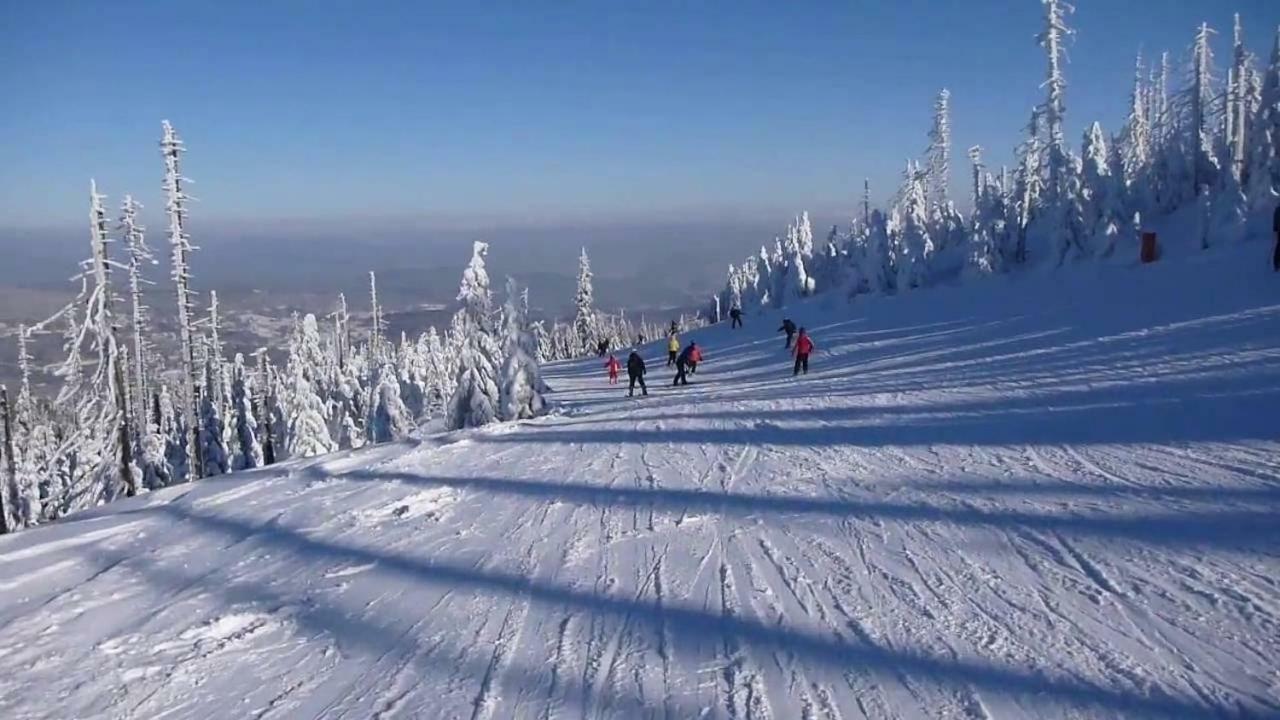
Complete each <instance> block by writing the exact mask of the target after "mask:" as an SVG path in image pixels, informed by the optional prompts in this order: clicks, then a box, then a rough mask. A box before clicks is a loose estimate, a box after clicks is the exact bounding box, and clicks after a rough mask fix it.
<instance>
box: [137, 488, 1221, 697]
mask: <svg viewBox="0 0 1280 720" xmlns="http://www.w3.org/2000/svg"><path fill="white" fill-rule="evenodd" d="M769 502H770V503H774V502H776V499H775V498H771V499H770V500H769ZM153 509H154V510H155V511H156V512H158V513H161V514H165V515H169V516H172V517H173V518H174V519H175V520H178V521H181V522H185V523H189V524H190V525H191V526H192V527H194V528H196V529H199V530H202V531H207V532H210V533H215V534H219V535H224V536H229V537H231V538H234V539H236V540H237V541H244V540H250V539H251V540H252V541H254V542H258V543H261V544H262V545H264V546H266V547H269V548H272V549H274V550H278V551H287V552H290V553H294V554H296V555H297V556H298V557H299V558H300V559H302V560H303V561H305V562H312V563H316V562H321V563H326V564H331V563H347V564H366V563H377V567H378V570H379V572H383V573H390V574H393V575H398V576H401V577H403V578H405V579H407V580H408V581H410V582H412V583H414V584H425V585H428V586H438V587H441V588H447V589H451V590H454V591H458V590H461V591H472V592H475V593H482V594H490V595H503V596H509V597H511V598H512V599H513V600H519V599H525V600H528V601H529V602H531V603H533V604H534V605H537V606H543V607H550V608H552V609H553V610H554V611H556V612H565V611H568V612H575V611H576V612H586V613H591V614H594V615H604V616H610V617H613V618H617V619H619V620H625V621H627V622H632V623H640V624H643V625H645V626H649V627H650V628H651V631H653V632H661V631H663V629H664V628H665V630H666V632H668V633H669V634H670V636H671V637H672V638H673V641H674V642H675V643H676V644H677V646H681V645H683V646H685V647H689V646H691V645H695V646H697V647H703V648H705V647H707V646H713V647H729V648H737V649H739V650H741V649H751V650H757V651H769V652H775V653H781V654H785V655H786V656H789V657H794V658H796V659H799V660H802V661H805V662H809V663H813V664H816V665H822V666H828V667H832V668H844V669H850V670H855V669H856V670H859V671H863V672H869V673H872V674H876V675H881V676H887V677H892V678H895V679H901V678H903V677H904V676H905V677H909V678H912V679H914V680H918V681H925V682H929V683H934V684H937V685H939V686H943V687H947V686H955V685H969V686H973V687H975V688H977V689H980V690H982V691H986V692H992V693H1000V694H1007V695H1011V696H1015V697H1019V698H1021V699H1023V700H1024V701H1027V702H1029V703H1031V704H1033V705H1034V704H1035V703H1040V702H1044V701H1051V702H1053V703H1057V704H1062V705H1066V706H1069V707H1074V708H1078V709H1081V710H1084V711H1088V710H1089V709H1094V710H1098V709H1101V710H1104V711H1108V712H1115V713H1120V714H1122V715H1126V716H1132V717H1139V716H1141V717H1173V718H1217V717H1231V716H1238V715H1242V714H1243V712H1242V711H1240V710H1239V709H1238V708H1236V707H1233V706H1230V705H1225V704H1218V705H1209V704H1207V703H1206V701H1205V700H1204V699H1203V698H1197V699H1191V698H1188V697H1179V696H1175V695H1171V694H1167V693H1165V692H1163V691H1161V690H1158V689H1157V690H1153V691H1152V692H1150V693H1147V694H1142V693H1139V692H1136V691H1124V690H1119V689H1116V688H1112V687H1104V686H1101V685H1097V684H1094V683H1091V682H1088V681H1085V680H1081V679H1075V678H1071V677H1066V676H1051V675H1048V674H1046V673H1042V672H1038V671H1035V670H1025V669H1019V668H1012V667H1002V666H1000V665H996V664H992V663H986V662H981V661H977V660H969V659H960V658H954V657H949V656H943V655H935V654H931V653H927V652H924V651H919V650H911V649H906V648H890V647H884V646H880V645H878V644H875V643H873V642H872V641H869V640H854V639H851V638H844V637H840V636H836V635H831V634H818V633H814V632H810V631H807V630H803V629H800V628H795V627H785V626H782V625H776V624H773V623H766V622H763V621H761V620H758V619H755V618H752V617H748V616H743V615H737V614H729V613H715V612H707V611H705V610H700V609H693V608H689V607H682V606H680V605H675V604H670V603H668V604H662V605H659V604H657V603H656V602H646V601H644V600H642V599H639V598H635V597H632V596H623V595H621V594H610V595H602V594H598V593H595V592H587V591H584V590H579V589H576V588H573V587H567V586H563V585H557V584H554V583H549V582H545V581H541V580H537V579H534V578H531V577H528V576H526V575H521V574H513V573H508V572H504V571H501V570H498V569H494V568H481V567H477V566H476V565H475V564H474V563H458V562H453V561H450V560H448V559H444V558H426V557H414V556H408V555H399V554H394V553H389V552H387V551H385V550H382V549H378V548H372V547H361V546H354V545H347V544H343V543H338V542H333V541H330V540H324V539H319V538H313V537H308V536H307V535H305V534H303V533H301V532H299V531H297V530H294V529H291V528H288V527H285V526H282V525H280V524H279V523H269V524H266V525H263V524H260V523H254V522H249V521H245V520H241V519H238V518H233V517H228V516H224V515H219V514H214V513H208V512H202V511H199V510H196V509H193V508H189V507H183V506H182V505H173V504H170V505H164V506H157V507H156V508H153ZM132 566H133V567H134V569H136V570H138V571H139V572H142V573H144V574H149V575H150V576H151V578H152V580H153V581H154V582H156V583H157V584H159V585H162V586H166V587H186V586H189V585H190V584H191V582H192V578H189V577H185V576H184V575H183V574H177V575H174V574H173V571H162V570H159V569H156V568H149V567H147V566H146V563H145V562H134V563H132ZM226 580H227V578H221V577H218V576H216V575H215V576H209V577H205V578H197V579H196V580H195V582H197V583H199V584H201V585H203V586H207V587H206V589H208V590H211V591H214V592H217V593H220V594H222V596H223V597H225V598H226V599H228V600H230V601H233V602H245V603H258V604H266V605H268V606H275V607H279V606H280V604H281V603H284V602H285V600H286V598H284V597H282V596H280V595H278V594H273V593H272V592H270V591H268V590H266V589H264V588H262V587H260V586H257V585H253V586H242V585H238V584H236V583H228V582H226ZM298 612H300V613H301V615H300V616H299V617H300V618H301V619H302V621H303V622H305V623H306V624H307V625H308V626H309V627H313V628H314V629H316V630H319V631H323V632H326V633H329V634H333V635H335V636H336V637H338V638H339V640H342V641H346V642H351V643H353V644H357V645H361V646H365V647H367V648H368V649H370V651H374V650H376V649H378V648H383V649H385V646H386V645H387V644H394V643H397V642H399V641H401V640H402V637H401V636H400V635H398V634H397V635H396V636H395V637H394V638H393V637H391V635H390V634H386V635H383V636H379V635H378V634H377V632H379V631H378V630H377V628H376V627H371V626H370V625H369V624H368V623H366V622H364V621H360V620H354V619H353V618H352V617H351V616H350V615H348V614H346V613H343V612H341V611H339V610H336V609H326V608H324V607H322V606H320V605H318V604H317V605H313V606H309V607H304V608H301V609H298ZM370 632H373V633H374V634H373V635H372V637H364V638H363V639H362V637H361V636H362V635H363V634H365V633H370ZM388 632H390V631H388ZM456 657H457V656H456V655H453V656H451V657H450V658H449V660H452V659H456ZM441 661H442V662H445V661H448V660H446V659H445V658H441ZM481 664H485V665H487V663H481ZM490 670H491V669H489V668H486V669H482V668H481V667H479V665H477V666H475V667H473V668H471V669H469V670H468V671H467V672H468V674H472V675H474V676H475V677H476V678H477V680H479V679H480V678H482V677H484V675H485V673H487V672H489V671H490ZM532 672H533V670H532V669H529V668H525V669H520V670H518V671H517V672H516V673H515V675H517V676H518V678H519V680H518V681H519V682H526V681H527V680H528V678H529V677H530V673H532ZM571 692H576V693H583V692H589V693H596V692H608V691H607V690H602V689H600V688H591V689H589V690H584V689H582V688H580V687H579V688H573V689H572V690H571ZM633 700H636V699H633ZM636 701H638V702H641V703H643V702H644V701H643V700H636ZM642 707H643V705H642ZM674 711H675V712H676V713H678V714H679V716H681V717H694V716H697V715H698V714H699V711H696V710H694V709H693V708H680V707H676V708H674Z"/></svg>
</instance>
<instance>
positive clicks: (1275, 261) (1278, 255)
mask: <svg viewBox="0 0 1280 720" xmlns="http://www.w3.org/2000/svg"><path fill="white" fill-rule="evenodd" d="M1271 232H1272V233H1274V234H1275V236H1276V249H1275V253H1274V254H1273V255H1272V256H1271V269H1272V270H1274V271H1276V272H1280V203H1277V204H1276V214H1275V216H1274V217H1272V218H1271Z"/></svg>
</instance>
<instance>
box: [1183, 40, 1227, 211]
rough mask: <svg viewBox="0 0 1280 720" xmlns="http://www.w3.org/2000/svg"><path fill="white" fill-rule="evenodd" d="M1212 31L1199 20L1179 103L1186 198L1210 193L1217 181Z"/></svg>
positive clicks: (1218, 169)
mask: <svg viewBox="0 0 1280 720" xmlns="http://www.w3.org/2000/svg"><path fill="white" fill-rule="evenodd" d="M1213 34H1214V32H1213V30H1211V29H1209V26H1208V24H1207V23H1200V28H1199V29H1198V30H1197V31H1196V39H1195V42H1194V43H1193V44H1192V46H1191V76H1190V77H1189V78H1188V84H1187V89H1186V91H1185V92H1184V95H1183V99H1182V103H1183V106H1184V113H1185V117H1184V121H1183V123H1182V126H1183V130H1184V132H1185V133H1186V137H1185V139H1184V142H1185V144H1186V152H1187V158H1188V161H1189V163H1190V177H1189V178H1188V179H1189V181H1190V183H1191V187H1190V188H1189V192H1188V193H1187V194H1186V197H1199V196H1200V195H1202V194H1204V193H1207V192H1210V191H1211V190H1212V188H1214V187H1216V185H1217V183H1218V172H1219V171H1220V167H1219V164H1218V158H1217V156H1216V154H1215V152H1214V150H1215V147H1214V146H1215V143H1214V138H1215V136H1216V133H1215V132H1214V128H1213V106H1214V101H1215V98H1214V94H1215V92H1214V88H1213V74H1212V73H1213V49H1212V47H1211V44H1210V36H1211V35H1213Z"/></svg>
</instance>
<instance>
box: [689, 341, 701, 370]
mask: <svg viewBox="0 0 1280 720" xmlns="http://www.w3.org/2000/svg"><path fill="white" fill-rule="evenodd" d="M690 347H692V348H693V351H692V352H690V353H689V374H690V375H695V374H697V372H698V363H700V362H702V348H700V347H698V346H697V345H694V344H692V343H690Z"/></svg>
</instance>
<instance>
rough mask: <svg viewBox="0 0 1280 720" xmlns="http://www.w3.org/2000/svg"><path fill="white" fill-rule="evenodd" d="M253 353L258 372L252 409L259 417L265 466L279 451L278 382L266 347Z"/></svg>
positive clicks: (274, 459) (273, 460) (271, 462)
mask: <svg viewBox="0 0 1280 720" xmlns="http://www.w3.org/2000/svg"><path fill="white" fill-rule="evenodd" d="M254 354H255V355H257V356H258V372H257V374H256V381H255V386H256V387H255V389H256V390H257V393H256V394H255V395H254V398H253V409H254V415H255V417H257V418H260V422H259V423H258V427H259V429H260V430H261V438H262V464H263V466H264V467H265V466H267V465H273V464H275V462H276V460H277V458H278V455H277V452H279V451H278V450H277V448H278V447H279V446H280V443H279V440H278V438H279V437H280V436H279V435H278V434H277V433H276V432H275V426H276V424H277V422H276V419H277V418H278V417H280V411H279V409H278V407H277V400H278V395H277V393H276V390H275V388H276V387H277V385H278V383H277V382H276V380H275V371H274V369H273V368H272V367H271V358H270V357H268V356H267V349H266V348H259V349H258V350H257V351H256V352H255V353H254Z"/></svg>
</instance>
